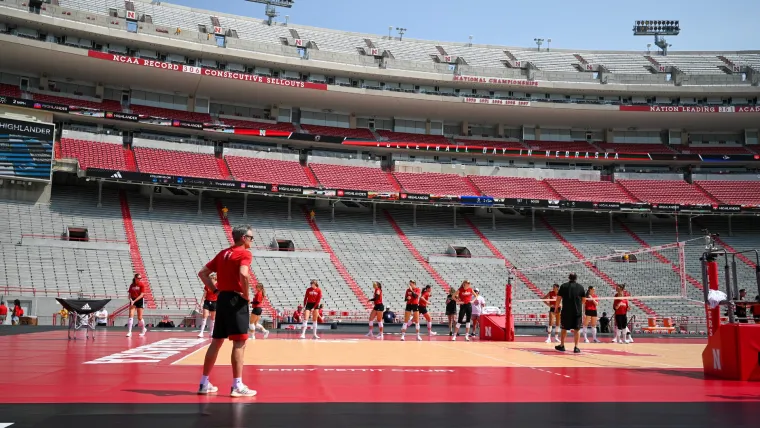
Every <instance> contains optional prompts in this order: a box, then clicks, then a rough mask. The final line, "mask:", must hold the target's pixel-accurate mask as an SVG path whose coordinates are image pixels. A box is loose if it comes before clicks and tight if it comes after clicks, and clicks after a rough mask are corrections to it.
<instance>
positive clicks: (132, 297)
mask: <svg viewBox="0 0 760 428" xmlns="http://www.w3.org/2000/svg"><path fill="white" fill-rule="evenodd" d="M128 291H129V320H128V321H127V337H131V336H132V324H133V323H134V322H135V320H134V316H135V312H137V326H138V327H140V336H141V337H142V336H145V333H146V332H147V331H148V329H147V328H145V320H143V307H144V303H145V284H144V283H143V282H142V276H141V275H140V274H139V273H136V274H135V276H134V278H132V284H130V285H129V290H128Z"/></svg>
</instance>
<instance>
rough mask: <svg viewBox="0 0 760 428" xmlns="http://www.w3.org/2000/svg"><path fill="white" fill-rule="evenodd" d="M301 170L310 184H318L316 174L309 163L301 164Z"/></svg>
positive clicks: (315, 185)
mask: <svg viewBox="0 0 760 428" xmlns="http://www.w3.org/2000/svg"><path fill="white" fill-rule="evenodd" d="M303 172H304V173H305V174H306V177H307V178H308V179H309V182H310V183H311V185H312V186H314V187H317V186H319V180H317V176H316V175H315V174H314V171H312V170H311V167H310V166H309V165H304V166H303Z"/></svg>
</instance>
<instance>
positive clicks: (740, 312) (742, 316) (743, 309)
mask: <svg viewBox="0 0 760 428" xmlns="http://www.w3.org/2000/svg"><path fill="white" fill-rule="evenodd" d="M737 300H738V301H737V302H736V310H735V311H734V315H736V318H738V321H739V322H740V323H742V324H746V323H748V322H749V318H747V303H745V301H746V300H747V290H745V289H743V288H742V289H741V290H739V298H738V299H737Z"/></svg>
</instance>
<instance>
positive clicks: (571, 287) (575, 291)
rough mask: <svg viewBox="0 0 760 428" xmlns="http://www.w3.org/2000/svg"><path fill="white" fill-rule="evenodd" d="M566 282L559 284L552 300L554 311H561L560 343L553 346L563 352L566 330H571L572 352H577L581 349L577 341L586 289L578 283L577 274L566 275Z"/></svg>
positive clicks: (579, 336) (579, 335)
mask: <svg viewBox="0 0 760 428" xmlns="http://www.w3.org/2000/svg"><path fill="white" fill-rule="evenodd" d="M568 280H569V281H568V282H566V283H564V284H562V285H560V287H559V291H558V292H557V301H556V302H554V307H555V311H556V312H559V311H560V309H559V308H560V306H561V307H562V312H561V315H560V324H561V327H562V336H561V339H560V344H559V345H557V346H555V347H554V349H556V350H558V351H560V352H565V338H566V337H567V331H568V330H573V341H574V343H575V347H574V348H573V352H574V353H576V354H579V353H580V352H581V350H580V349H579V348H578V342H579V341H580V338H581V325H582V324H583V306H584V305H585V303H586V290H584V289H583V286H582V285H580V284H578V283H577V282H576V281H577V280H578V275H576V274H575V273H571V274H570V275H568Z"/></svg>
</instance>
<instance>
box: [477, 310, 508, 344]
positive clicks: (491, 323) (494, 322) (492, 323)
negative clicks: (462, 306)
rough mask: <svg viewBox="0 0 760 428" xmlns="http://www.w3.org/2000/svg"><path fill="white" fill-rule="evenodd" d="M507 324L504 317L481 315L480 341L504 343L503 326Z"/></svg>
mask: <svg viewBox="0 0 760 428" xmlns="http://www.w3.org/2000/svg"><path fill="white" fill-rule="evenodd" d="M506 322H507V317H506V316H505V315H481V316H480V340H495V341H501V342H503V341H505V340H506V336H505V330H504V324H505V323H506Z"/></svg>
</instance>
